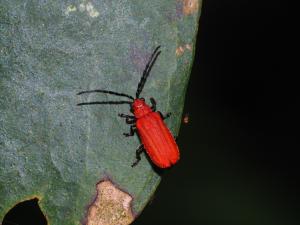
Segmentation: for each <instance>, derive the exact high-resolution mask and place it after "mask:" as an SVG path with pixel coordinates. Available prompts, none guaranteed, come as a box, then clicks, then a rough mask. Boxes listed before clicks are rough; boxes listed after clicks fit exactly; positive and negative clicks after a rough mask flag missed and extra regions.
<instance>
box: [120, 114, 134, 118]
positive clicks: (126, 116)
mask: <svg viewBox="0 0 300 225" xmlns="http://www.w3.org/2000/svg"><path fill="white" fill-rule="evenodd" d="M118 116H119V117H122V118H126V119H127V118H128V119H134V118H135V117H134V116H131V115H126V114H124V113H119V114H118Z"/></svg>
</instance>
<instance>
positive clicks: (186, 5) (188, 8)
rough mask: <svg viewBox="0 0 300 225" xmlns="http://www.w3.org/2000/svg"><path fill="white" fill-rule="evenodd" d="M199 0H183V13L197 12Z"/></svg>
mask: <svg viewBox="0 0 300 225" xmlns="http://www.w3.org/2000/svg"><path fill="white" fill-rule="evenodd" d="M198 9H199V0H183V14H184V15H191V14H194V13H196V12H198Z"/></svg>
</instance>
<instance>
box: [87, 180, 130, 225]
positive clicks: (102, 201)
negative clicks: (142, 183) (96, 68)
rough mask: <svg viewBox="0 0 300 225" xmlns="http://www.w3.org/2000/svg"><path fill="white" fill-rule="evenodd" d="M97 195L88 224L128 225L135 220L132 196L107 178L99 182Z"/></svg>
mask: <svg viewBox="0 0 300 225" xmlns="http://www.w3.org/2000/svg"><path fill="white" fill-rule="evenodd" d="M97 193H98V194H97V197H96V200H95V202H94V203H93V204H92V205H91V206H90V208H89V210H88V215H87V223H86V225H116V224H118V225H128V224H130V223H132V221H133V220H134V216H133V213H132V211H131V202H132V197H131V196H130V195H129V194H128V193H126V192H124V191H122V190H120V189H118V188H117V187H116V186H114V185H113V183H112V182H110V181H108V180H105V181H102V182H100V183H98V184H97Z"/></svg>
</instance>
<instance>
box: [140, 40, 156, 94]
mask: <svg viewBox="0 0 300 225" xmlns="http://www.w3.org/2000/svg"><path fill="white" fill-rule="evenodd" d="M159 48H160V45H159V46H157V47H156V49H155V50H154V52H153V53H152V55H151V57H150V59H149V61H148V63H147V65H146V67H145V69H144V71H143V75H142V78H141V80H140V82H139V84H138V88H137V91H136V98H139V96H140V94H141V92H142V90H143V88H144V85H145V83H146V80H147V77H148V76H149V74H150V71H151V69H152V66H153V65H154V63H155V61H156V59H157V57H158V56H159V54H160V53H161V51H158V49H159Z"/></svg>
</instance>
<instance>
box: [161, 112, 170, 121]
mask: <svg viewBox="0 0 300 225" xmlns="http://www.w3.org/2000/svg"><path fill="white" fill-rule="evenodd" d="M159 114H160V116H161V118H162V119H163V120H165V119H168V118H169V117H170V116H171V115H172V113H167V114H166V115H163V114H162V113H161V112H159Z"/></svg>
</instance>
